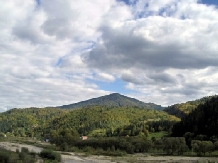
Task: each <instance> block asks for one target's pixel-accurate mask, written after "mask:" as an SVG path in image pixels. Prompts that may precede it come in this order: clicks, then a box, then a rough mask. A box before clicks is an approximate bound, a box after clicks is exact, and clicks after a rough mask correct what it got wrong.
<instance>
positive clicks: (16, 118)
mask: <svg viewBox="0 0 218 163" xmlns="http://www.w3.org/2000/svg"><path fill="white" fill-rule="evenodd" d="M67 112H68V111H65V110H63V109H56V108H26V109H11V110H9V111H7V112H4V113H1V114H0V132H3V133H8V134H10V135H11V136H24V137H25V136H27V137H32V136H35V137H40V136H41V134H42V133H43V131H44V128H45V127H47V125H48V124H49V123H50V122H51V121H52V120H53V119H55V118H57V117H59V116H62V115H64V114H66V113H67Z"/></svg>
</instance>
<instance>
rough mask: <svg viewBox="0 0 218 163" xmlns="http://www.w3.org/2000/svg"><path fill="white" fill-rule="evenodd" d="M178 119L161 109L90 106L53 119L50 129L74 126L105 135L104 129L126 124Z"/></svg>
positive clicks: (94, 133) (113, 128) (117, 127)
mask: <svg viewBox="0 0 218 163" xmlns="http://www.w3.org/2000/svg"><path fill="white" fill-rule="evenodd" d="M179 120H180V119H179V118H177V117H175V116H172V115H169V114H167V113H166V112H163V111H157V110H154V109H142V108H137V107H113V108H107V107H102V106H90V107H84V108H81V109H76V110H72V111H71V112H70V113H69V114H65V115H64V116H62V117H60V118H57V119H54V121H53V122H52V123H51V125H52V126H49V128H50V129H53V130H55V131H56V130H59V129H63V128H70V127H74V128H75V129H76V130H77V131H78V132H79V134H82V135H84V134H85V135H87V134H88V135H92V136H93V135H99V134H100V135H103V136H105V135H106V131H107V130H108V129H109V130H113V131H112V132H114V131H116V129H119V128H122V129H121V130H124V129H123V128H124V127H126V126H128V125H137V124H143V125H145V126H146V125H147V124H148V122H159V121H161V122H162V121H179ZM162 127H164V126H162Z"/></svg>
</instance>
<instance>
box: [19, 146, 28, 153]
mask: <svg viewBox="0 0 218 163" xmlns="http://www.w3.org/2000/svg"><path fill="white" fill-rule="evenodd" d="M21 152H23V153H29V149H28V148H26V147H22V148H21Z"/></svg>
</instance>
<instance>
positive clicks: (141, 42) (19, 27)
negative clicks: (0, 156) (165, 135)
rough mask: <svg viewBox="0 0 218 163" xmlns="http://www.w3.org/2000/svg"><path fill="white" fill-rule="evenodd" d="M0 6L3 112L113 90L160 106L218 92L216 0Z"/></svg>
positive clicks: (58, 0) (36, 0) (61, 0)
mask: <svg viewBox="0 0 218 163" xmlns="http://www.w3.org/2000/svg"><path fill="white" fill-rule="evenodd" d="M0 5H1V6H2V7H1V8H0V20H1V25H0V35H1V39H0V55H1V59H0V78H1V80H0V112H1V111H5V110H7V109H6V108H9V109H10V108H15V107H16V108H26V107H47V106H60V105H64V104H70V103H75V102H79V101H83V100H87V99H90V98H95V97H99V96H103V95H107V94H110V93H114V92H118V93H121V94H124V95H126V96H130V97H134V98H137V99H139V100H141V101H144V102H153V103H156V104H160V105H163V106H168V105H172V104H175V103H181V102H186V101H189V100H194V99H197V98H201V97H204V96H209V95H214V94H217V90H218V84H217V80H218V71H217V68H218V67H217V66H218V65H217V63H218V56H217V52H218V40H217V38H218V30H217V29H218V21H217V17H218V7H217V5H218V2H217V1H215V0H214V1H212V0H211V1H209V0H208V1H206V0H202V1H198V2H196V0H189V1H187V0H180V1H178V0H165V1H163V0H137V1H133V0H131V1H126V2H125V3H121V1H116V0H104V1H98V0H93V1H87V0H80V1H78V2H75V1H71V0H53V1H52V3H51V2H50V1H46V0H27V1H25V3H22V2H21V1H13V2H11V1H7V0H2V1H0ZM214 5H215V6H216V7H214Z"/></svg>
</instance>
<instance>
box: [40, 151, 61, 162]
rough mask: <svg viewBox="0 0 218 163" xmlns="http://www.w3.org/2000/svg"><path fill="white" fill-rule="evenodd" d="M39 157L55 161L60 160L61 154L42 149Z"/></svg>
mask: <svg viewBox="0 0 218 163" xmlns="http://www.w3.org/2000/svg"><path fill="white" fill-rule="evenodd" d="M39 156H40V157H42V158H44V159H48V160H55V161H61V155H60V153H57V152H54V151H52V150H48V149H43V150H42V151H41V152H40V154H39Z"/></svg>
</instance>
